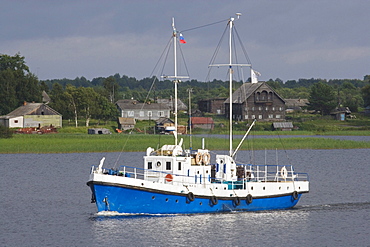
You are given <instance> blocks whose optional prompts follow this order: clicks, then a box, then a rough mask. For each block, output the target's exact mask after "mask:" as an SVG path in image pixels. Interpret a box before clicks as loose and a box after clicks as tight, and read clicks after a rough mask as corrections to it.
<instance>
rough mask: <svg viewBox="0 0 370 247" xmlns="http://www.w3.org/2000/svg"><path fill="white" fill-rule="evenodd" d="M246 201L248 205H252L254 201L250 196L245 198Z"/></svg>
mask: <svg viewBox="0 0 370 247" xmlns="http://www.w3.org/2000/svg"><path fill="white" fill-rule="evenodd" d="M245 201H246V202H247V204H251V203H252V201H253V197H252V195H251V194H248V195H247V197H246V198H245Z"/></svg>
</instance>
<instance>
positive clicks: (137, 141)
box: [0, 133, 370, 153]
mask: <svg viewBox="0 0 370 247" xmlns="http://www.w3.org/2000/svg"><path fill="white" fill-rule="evenodd" d="M179 138H181V136H180V137H179ZM183 138H184V146H185V147H186V148H188V147H189V137H188V136H183ZM238 142H239V139H236V140H234V143H233V146H234V148H235V147H236V146H237V144H238ZM173 143H174V139H173V136H168V135H144V134H132V135H128V134H112V135H88V134H80V133H75V134H63V133H58V134H45V135H32V134H31V135H26V134H25V135H22V134H17V135H14V137H13V138H10V139H0V153H85V152H121V151H124V152H128V151H133V152H137V151H140V152H145V150H146V148H147V147H149V146H151V147H153V148H155V149H157V148H158V147H161V146H162V145H163V144H173ZM192 143H193V149H197V148H201V138H200V137H193V141H192ZM206 148H208V149H210V150H227V149H228V140H227V139H224V138H212V137H210V138H206ZM276 148H277V149H352V148H370V142H358V141H347V140H334V139H330V138H313V137H307V138H263V139H258V138H252V137H251V138H250V139H247V141H246V142H245V143H244V144H243V146H242V147H241V150H243V149H244V150H246V149H254V150H263V149H276Z"/></svg>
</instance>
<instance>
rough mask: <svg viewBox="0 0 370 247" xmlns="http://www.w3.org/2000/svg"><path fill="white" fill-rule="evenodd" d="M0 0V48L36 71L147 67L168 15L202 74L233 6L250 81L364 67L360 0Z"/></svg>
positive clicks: (140, 73)
mask: <svg viewBox="0 0 370 247" xmlns="http://www.w3.org/2000/svg"><path fill="white" fill-rule="evenodd" d="M0 3H1V8H0V33H1V35H0V54H7V55H15V54H16V53H20V54H21V55H22V56H24V57H25V61H26V64H27V65H28V66H29V68H30V71H31V72H32V73H34V74H35V75H37V76H38V78H39V79H41V80H46V79H62V78H68V79H74V78H76V77H81V76H83V77H85V78H87V79H89V80H91V79H93V78H97V77H108V76H110V75H114V74H116V73H119V74H120V75H121V76H122V75H126V76H129V77H135V78H136V79H142V78H146V77H149V76H152V75H153V74H152V72H153V69H154V68H155V65H156V63H157V61H158V59H159V58H160V56H161V54H162V52H163V50H164V48H165V47H166V45H167V42H168V41H169V39H170V37H171V32H172V27H171V23H172V18H175V24H176V28H177V30H178V31H184V32H182V33H183V36H184V38H185V40H186V42H187V43H186V44H183V45H181V51H182V53H183V54H184V59H185V61H186V66H187V70H188V72H189V76H190V79H197V80H200V81H205V80H206V79H207V78H208V77H207V74H208V65H209V63H210V60H211V58H212V56H213V54H214V51H215V49H216V47H217V44H218V42H219V40H220V38H221V36H222V33H223V32H224V30H225V27H226V24H227V19H228V18H230V17H235V13H241V14H242V15H241V17H240V19H239V20H237V21H235V26H236V28H237V29H236V30H237V32H238V34H239V36H240V37H241V40H242V42H243V46H244V47H245V49H246V51H247V53H248V56H249V58H250V60H251V63H252V66H253V69H255V70H257V71H258V72H260V73H261V76H260V77H259V80H269V79H276V78H280V79H281V80H283V81H287V80H298V79H300V78H305V79H309V78H321V79H327V80H329V79H363V78H364V76H365V75H369V74H370V32H369V23H370V14H369V10H370V1H368V0H351V1H348V0H309V1H307V0H258V1H257V0H228V1H224V0H202V1H195V0H187V1H183V0H182V1H177V0H172V1H171V0H162V1H158V0H135V1H134V0H132V1H128V0H121V1H118V0H117V1H116V0H105V1H103V0H99V1H98V0H63V1H56V0H55V1H54V0H16V1H15V0H0ZM222 20H224V22H220V23H218V24H214V25H209V26H206V27H202V28H196V27H201V26H204V25H207V24H212V23H216V22H219V21H222ZM194 28H195V29H194ZM189 29H190V30H189ZM186 30H188V31H186ZM221 60H222V59H221ZM227 62H228V58H227V57H226V56H225V61H224V63H227ZM217 77H218V76H217V75H215V78H216V79H221V80H224V79H225V78H226V77H221V78H217ZM210 79H213V78H210Z"/></svg>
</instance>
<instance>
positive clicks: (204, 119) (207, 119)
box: [191, 117, 214, 124]
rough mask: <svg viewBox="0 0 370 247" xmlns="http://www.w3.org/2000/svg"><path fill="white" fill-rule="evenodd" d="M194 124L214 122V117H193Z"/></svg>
mask: <svg viewBox="0 0 370 247" xmlns="http://www.w3.org/2000/svg"><path fill="white" fill-rule="evenodd" d="M191 123H192V124H213V123H214V122H213V118H211V117H192V118H191Z"/></svg>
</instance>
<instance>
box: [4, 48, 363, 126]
mask: <svg viewBox="0 0 370 247" xmlns="http://www.w3.org/2000/svg"><path fill="white" fill-rule="evenodd" d="M267 83H268V84H269V85H270V86H271V87H272V88H274V90H276V92H277V93H278V94H279V95H280V96H281V97H282V98H301V99H309V101H310V102H311V105H310V107H311V108H312V109H316V110H319V111H320V112H321V113H322V114H327V113H328V111H329V110H330V109H332V108H334V107H336V106H346V107H349V108H350V109H351V111H353V112H356V111H358V110H359V108H361V107H366V106H369V105H370V75H366V76H365V77H364V80H351V79H349V80H348V79H343V80H340V79H336V80H328V81H327V80H324V79H314V78H312V79H299V80H298V81H295V80H290V81H286V82H283V81H282V80H280V79H279V78H278V79H275V80H272V79H270V80H269V81H267ZM241 84H242V82H235V83H234V85H233V88H234V90H235V89H237V88H239V87H240V85H241ZM228 87H229V86H228V82H224V81H221V80H213V81H211V82H201V81H197V80H189V81H184V82H180V83H179V84H178V95H179V98H180V99H181V100H182V101H183V102H184V103H187V102H188V96H189V89H192V90H191V101H192V109H197V102H198V101H199V100H201V99H209V98H218V97H220V98H226V97H228ZM43 91H45V92H46V93H47V94H48V95H49V96H50V102H49V105H50V106H51V107H52V108H53V109H55V110H56V111H58V112H59V113H61V114H62V115H63V118H64V119H73V120H74V121H75V122H76V125H77V120H78V119H84V120H85V121H86V125H87V126H88V124H89V121H90V119H92V118H93V119H100V120H103V121H104V120H111V119H115V118H116V117H117V116H118V112H117V110H116V107H115V105H114V103H115V102H116V101H117V100H119V99H131V98H133V99H136V100H139V101H145V100H146V101H155V99H157V98H170V97H173V95H174V91H173V82H172V81H169V80H165V81H158V79H157V78H156V77H152V78H144V79H141V80H138V79H136V78H134V77H128V76H125V75H123V76H121V75H120V74H115V75H112V76H109V77H106V78H105V77H99V78H94V79H92V80H87V79H86V78H85V77H77V78H75V79H73V80H71V79H54V80H46V81H40V80H38V78H37V77H36V76H35V75H34V74H32V73H31V72H30V70H29V68H28V66H27V65H26V63H25V58H24V57H23V56H21V55H20V54H16V55H14V56H9V55H3V54H0V115H6V114H8V113H9V112H11V111H12V110H14V109H16V108H17V107H19V106H20V105H22V104H23V102H24V101H27V102H41V101H42V92H43Z"/></svg>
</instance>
